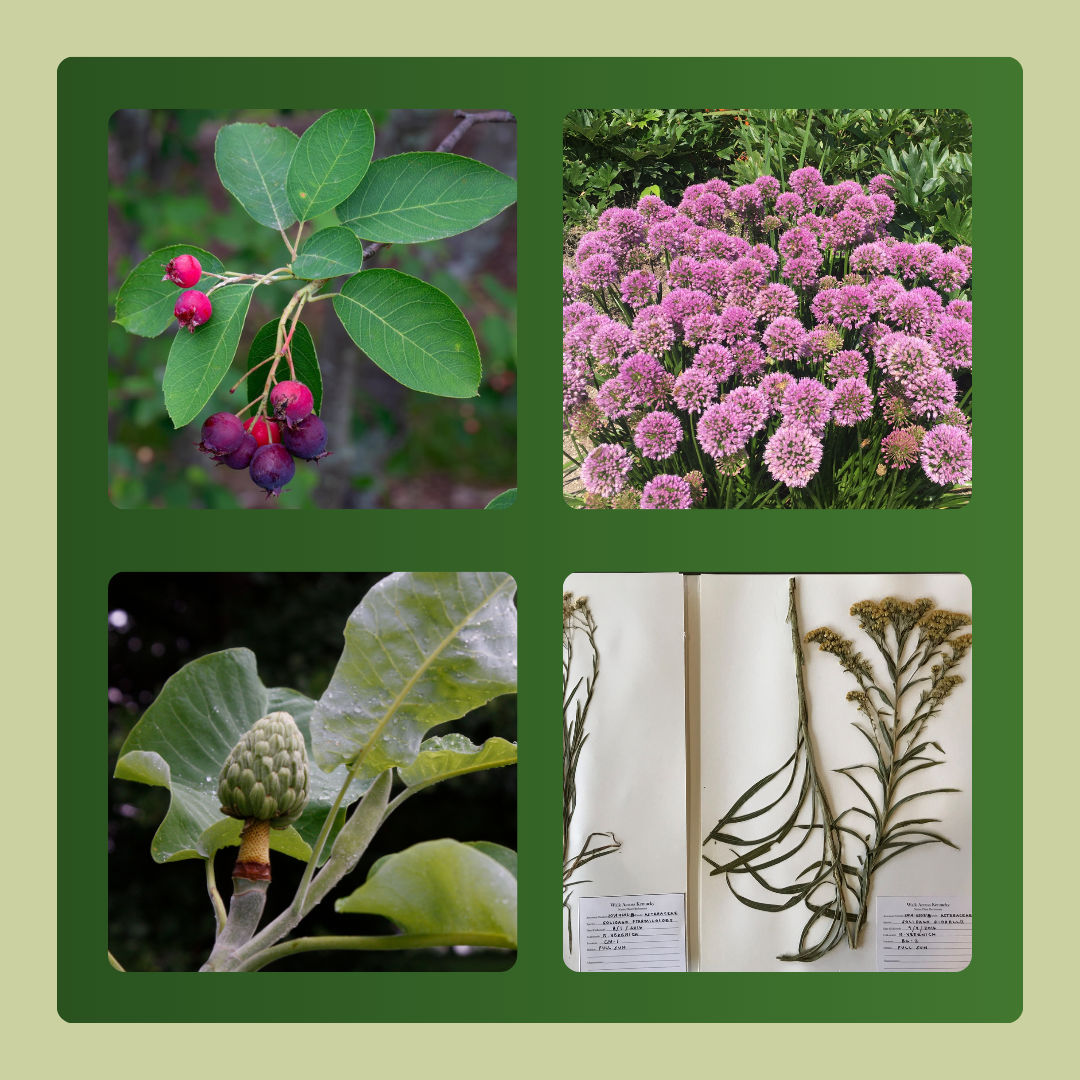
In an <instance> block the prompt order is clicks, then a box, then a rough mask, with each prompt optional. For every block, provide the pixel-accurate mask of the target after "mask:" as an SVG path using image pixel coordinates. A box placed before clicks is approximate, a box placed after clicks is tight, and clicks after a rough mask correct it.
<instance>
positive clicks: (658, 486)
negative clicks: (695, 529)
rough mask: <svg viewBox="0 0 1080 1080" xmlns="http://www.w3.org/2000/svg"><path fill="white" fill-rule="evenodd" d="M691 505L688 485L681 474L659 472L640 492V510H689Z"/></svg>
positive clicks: (692, 500) (692, 502)
mask: <svg viewBox="0 0 1080 1080" xmlns="http://www.w3.org/2000/svg"><path fill="white" fill-rule="evenodd" d="M693 505H694V499H693V496H692V494H691V492H690V485H689V484H688V483H687V482H686V480H684V479H683V478H682V477H681V476H672V475H670V474H668V473H661V474H660V475H659V476H654V477H653V478H652V479H651V480H650V481H649V482H648V483H647V484H646V485H645V490H644V491H642V493H641V509H642V510H690V509H691V508H692V507H693Z"/></svg>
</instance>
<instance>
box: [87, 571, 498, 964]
mask: <svg viewBox="0 0 1080 1080" xmlns="http://www.w3.org/2000/svg"><path fill="white" fill-rule="evenodd" d="M515 593H516V584H515V581H514V579H513V578H512V577H511V576H510V575H509V574H503V573H396V574H386V573H367V574H365V573H281V574H277V573H244V574H240V573H236V574H233V573H220V574H195V573H192V574H176V573H170V574H143V573H126V574H118V575H116V576H115V577H114V578H113V579H112V580H111V581H110V583H109V605H108V606H109V611H108V652H109V659H108V663H109V706H108V738H109V767H110V768H109V771H110V777H111V779H110V781H109V849H108V860H109V872H108V910H109V916H108V938H109V960H110V962H111V963H112V965H113V966H114V967H116V968H119V969H120V970H122V971H203V972H231V971H262V970H264V969H267V970H270V971H474V972H483V971H505V970H507V969H508V968H510V967H512V966H513V964H514V961H515V960H516V958H517V951H516V950H517V852H516V848H517V782H516V781H517V777H516V773H517V769H516V763H517V742H516V738H517V734H516V732H517V606H516V600H515Z"/></svg>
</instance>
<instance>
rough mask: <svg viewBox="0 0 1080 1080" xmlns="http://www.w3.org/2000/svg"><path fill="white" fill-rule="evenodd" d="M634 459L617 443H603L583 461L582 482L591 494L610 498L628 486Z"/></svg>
mask: <svg viewBox="0 0 1080 1080" xmlns="http://www.w3.org/2000/svg"><path fill="white" fill-rule="evenodd" d="M633 467H634V462H633V459H632V458H631V457H630V455H629V454H628V453H627V452H626V450H625V449H623V447H621V446H619V445H618V444H616V443H601V444H600V445H599V446H597V447H594V448H593V449H592V450H590V451H589V453H588V456H587V457H586V458H585V460H584V461H583V462H582V463H581V482H582V484H583V485H584V487H585V490H586V491H587V492H589V494H590V495H602V496H603V497H604V498H606V499H610V498H611V497H612V496H613V495H618V493H619V492H620V491H622V489H623V488H624V487H625V486H626V477H627V475H628V474H629V472H630V470H631V469H632V468H633Z"/></svg>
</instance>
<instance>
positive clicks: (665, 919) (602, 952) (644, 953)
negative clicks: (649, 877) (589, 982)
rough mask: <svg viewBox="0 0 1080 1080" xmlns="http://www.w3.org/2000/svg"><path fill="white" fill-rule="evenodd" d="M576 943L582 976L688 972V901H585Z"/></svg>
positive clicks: (658, 896) (650, 897)
mask: <svg viewBox="0 0 1080 1080" xmlns="http://www.w3.org/2000/svg"><path fill="white" fill-rule="evenodd" d="M576 940H578V941H580V942H581V943H582V948H581V970H582V971H685V970H686V897H685V895H684V894H683V893H651V894H650V893H646V894H643V895H640V896H583V897H581V899H580V900H579V901H578V934H577V937H576Z"/></svg>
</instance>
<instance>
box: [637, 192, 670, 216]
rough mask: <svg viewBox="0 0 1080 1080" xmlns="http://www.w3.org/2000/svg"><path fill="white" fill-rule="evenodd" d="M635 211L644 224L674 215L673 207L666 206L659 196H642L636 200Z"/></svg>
mask: <svg viewBox="0 0 1080 1080" xmlns="http://www.w3.org/2000/svg"><path fill="white" fill-rule="evenodd" d="M637 211H638V213H639V214H640V215H641V216H642V217H643V218H644V219H645V221H646V222H651V221H655V220H657V219H658V218H662V217H665V216H666V217H670V216H671V214H674V213H675V207H673V206H668V204H667V203H666V202H664V200H663V199H661V198H660V196H659V195H642V196H641V198H640V199H638V204H637ZM665 211H670V213H665Z"/></svg>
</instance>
